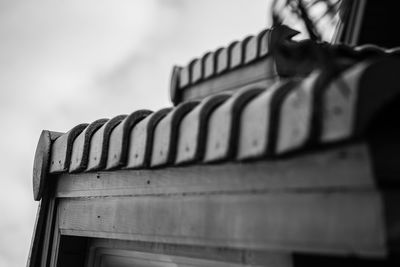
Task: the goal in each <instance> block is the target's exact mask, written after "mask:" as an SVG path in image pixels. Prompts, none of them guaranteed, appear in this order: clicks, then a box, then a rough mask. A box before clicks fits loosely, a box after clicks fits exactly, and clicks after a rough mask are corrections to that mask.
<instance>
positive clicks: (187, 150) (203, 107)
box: [175, 93, 231, 164]
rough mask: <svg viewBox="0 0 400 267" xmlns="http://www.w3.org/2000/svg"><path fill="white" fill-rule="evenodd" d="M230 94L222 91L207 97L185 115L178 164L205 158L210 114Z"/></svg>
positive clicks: (181, 128)
mask: <svg viewBox="0 0 400 267" xmlns="http://www.w3.org/2000/svg"><path fill="white" fill-rule="evenodd" d="M230 96H231V95H230V94H227V93H220V94H217V95H212V96H209V97H206V98H204V99H203V100H202V101H201V103H200V104H199V105H198V106H196V107H195V108H194V109H193V110H192V111H190V112H189V113H188V114H187V115H186V116H185V117H183V119H182V121H181V123H180V125H179V129H178V131H179V136H178V142H177V151H176V153H177V155H176V161H175V163H176V164H187V163H190V162H195V161H198V160H201V159H202V158H203V155H204V147H205V141H206V136H207V125H208V119H209V116H210V114H211V112H212V111H213V110H214V109H215V108H216V107H217V106H219V105H220V104H222V103H223V102H224V101H226V100H227V99H228V98H229V97H230Z"/></svg>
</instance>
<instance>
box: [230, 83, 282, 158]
mask: <svg viewBox="0 0 400 267" xmlns="http://www.w3.org/2000/svg"><path fill="white" fill-rule="evenodd" d="M286 83H287V82H282V81H278V82H276V83H275V84H273V85H272V86H271V87H269V88H268V89H267V90H265V92H263V93H261V94H260V95H258V96H257V97H255V98H254V99H252V100H251V101H250V102H249V103H248V104H247V105H246V106H245V107H244V109H243V111H242V116H241V117H240V126H239V139H238V151H237V159H239V160H246V159H251V158H257V157H261V156H264V155H266V154H267V149H268V147H269V144H268V141H269V140H270V139H269V134H270V131H271V129H270V128H271V123H270V122H271V116H273V115H274V114H273V112H272V102H273V101H272V100H273V98H274V96H275V94H276V93H277V92H278V91H279V90H281V89H284V88H283V86H284V85H285V84H286Z"/></svg>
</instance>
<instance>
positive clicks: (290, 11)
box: [272, 0, 358, 43]
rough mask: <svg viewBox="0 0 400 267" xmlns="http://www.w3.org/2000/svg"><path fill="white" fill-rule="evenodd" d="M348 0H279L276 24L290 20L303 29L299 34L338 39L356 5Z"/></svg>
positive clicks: (333, 40) (294, 26) (302, 36)
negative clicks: (353, 6)
mask: <svg viewBox="0 0 400 267" xmlns="http://www.w3.org/2000/svg"><path fill="white" fill-rule="evenodd" d="M356 2H358V1H344V0H275V1H274V4H273V11H272V12H273V15H272V16H273V20H274V24H275V25H277V24H286V25H288V26H290V27H291V28H293V29H296V30H298V31H299V32H301V34H300V35H298V36H297V38H300V39H307V38H311V39H313V40H317V41H326V42H330V43H332V42H337V41H338V40H339V39H340V36H341V35H342V33H343V29H344V25H345V22H347V21H348V19H349V16H350V11H351V8H352V5H354V4H355V3H356Z"/></svg>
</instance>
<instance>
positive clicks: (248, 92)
mask: <svg viewBox="0 0 400 267" xmlns="http://www.w3.org/2000/svg"><path fill="white" fill-rule="evenodd" d="M262 91H263V89H260V88H250V89H244V90H241V91H238V92H237V93H235V94H234V95H232V97H230V98H229V99H228V100H227V101H226V102H224V104H222V105H221V106H219V107H218V108H216V109H215V110H214V111H213V112H212V114H211V116H210V118H209V121H208V129H207V141H206V148H205V156H204V162H215V161H220V160H224V159H227V158H230V157H232V156H233V154H234V153H235V150H236V147H237V143H236V142H237V134H238V125H239V119H240V114H241V111H242V109H243V107H244V105H245V104H246V103H247V102H248V101H250V100H251V99H252V98H254V97H256V96H257V95H258V94H259V93H261V92H262Z"/></svg>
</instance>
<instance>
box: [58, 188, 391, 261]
mask: <svg viewBox="0 0 400 267" xmlns="http://www.w3.org/2000/svg"><path fill="white" fill-rule="evenodd" d="M382 209H383V207H382V201H381V198H380V196H379V194H378V193H377V192H376V191H375V190H366V191H362V190H361V191H360V190H358V191H347V192H343V191H339V192H337V191H333V192H332V191H331V192H304V193H298V192H297V193H279V192H278V193H266V194H253V193H251V194H234V195H232V194H229V195H226V194H218V195H184V196H183V195H172V196H143V197H134V198H132V197H114V198H89V199H62V200H61V201H60V206H59V216H60V225H59V227H60V230H61V233H62V234H69V235H82V236H89V237H100V238H112V239H123V240H138V241H149V242H165V243H172V244H187V245H199V246H211V247H218V246H219V247H227V248H246V249H255V250H262V249H272V250H280V251H288V252H308V253H322V252H324V253H335V254H349V253H350V254H355V255H370V256H371V255H384V254H385V253H386V244H385V242H386V237H385V225H384V218H383V216H382V212H383V210H382ZM355 211H357V212H355Z"/></svg>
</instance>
